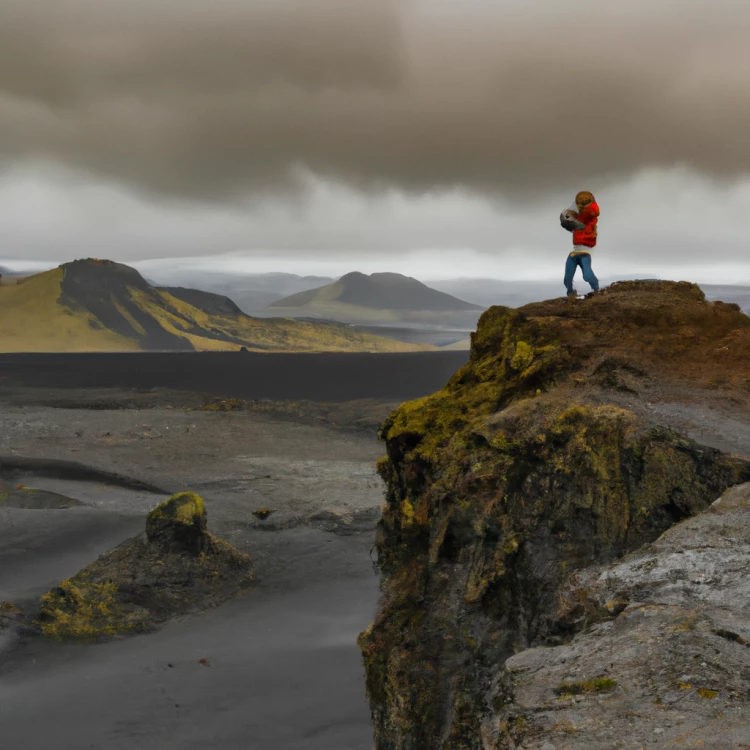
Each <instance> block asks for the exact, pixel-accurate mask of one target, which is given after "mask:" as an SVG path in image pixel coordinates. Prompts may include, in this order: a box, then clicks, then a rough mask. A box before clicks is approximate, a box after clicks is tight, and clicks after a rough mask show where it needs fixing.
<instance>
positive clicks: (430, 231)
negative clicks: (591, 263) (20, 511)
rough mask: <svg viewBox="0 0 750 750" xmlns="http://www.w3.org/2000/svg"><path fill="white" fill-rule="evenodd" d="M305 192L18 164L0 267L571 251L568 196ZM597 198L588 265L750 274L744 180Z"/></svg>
mask: <svg viewBox="0 0 750 750" xmlns="http://www.w3.org/2000/svg"><path fill="white" fill-rule="evenodd" d="M305 195H306V199H305V201H303V202H297V203H295V204H291V205H289V204H287V203H285V202H283V201H274V200H272V199H270V198H269V199H266V200H263V201H258V202H256V203H255V204H254V206H253V207H252V208H242V209H237V208H234V207H233V206H231V205H230V206H220V205H201V204H194V205H192V206H191V207H190V209H189V210H186V208H185V206H184V205H183V204H181V203H174V202H171V201H167V200H153V199H146V198H143V197H138V196H137V195H134V194H133V193H131V192H129V191H126V190H124V189H122V188H121V187H119V186H117V185H116V184H110V185H91V184H89V185H86V184H80V183H79V182H78V181H77V179H76V176H70V175H66V174H65V173H55V172H49V171H44V172H40V171H31V172H27V173H23V172H17V173H13V174H10V175H8V176H7V177H6V179H5V180H0V266H2V265H6V263H5V262H4V260H3V258H6V259H7V258H15V259H16V261H18V260H19V259H24V258H26V259H29V258H33V259H37V260H39V259H46V260H48V261H49V262H50V264H53V265H54V264H56V263H57V262H63V261H66V260H70V259H73V258H81V257H90V256H93V257H104V258H111V259H114V260H120V261H123V262H127V263H132V262H139V261H148V260H149V259H158V258H165V259H166V260H164V261H157V262H154V263H146V264H145V265H144V266H143V268H144V271H148V270H150V269H160V270H161V271H164V272H165V273H167V274H168V273H169V272H170V271H172V270H175V269H185V268H199V269H204V270H216V269H223V270H226V271H230V272H234V273H242V272H248V273H263V272H268V271H287V272H291V273H299V274H316V275H320V274H324V275H331V276H337V275H342V274H344V273H347V272H349V271H354V270H359V271H363V272H367V273H371V272H373V271H400V272H402V273H408V274H410V275H412V276H416V277H417V278H454V277H459V276H475V277H482V278H487V277H496V278H503V279H524V278H525V279H534V278H554V279H558V280H559V278H561V275H562V267H563V264H564V260H565V256H566V254H567V252H568V250H569V248H570V242H571V240H570V235H569V234H568V233H567V232H565V231H563V230H562V229H561V228H560V226H559V222H558V214H559V211H560V209H561V208H562V207H563V206H564V205H566V204H567V202H568V201H569V200H570V199H572V195H567V194H565V193H561V194H560V195H556V196H553V197H552V198H551V199H549V200H546V201H541V202H539V203H536V202H534V203H530V204H527V205H522V206H516V205H513V204H510V203H508V202H504V201H489V200H483V199H480V198H478V197H476V196H469V195H467V194H466V193H464V192H462V191H454V192H452V193H441V194H429V195H422V196H419V197H416V196H410V195H408V194H405V193H403V192H399V191H389V192H387V193H379V194H377V195H374V196H373V195H367V194H363V193H361V192H358V191H355V190H352V189H351V188H348V187H346V186H344V185H333V184H331V183H330V182H328V181H325V180H321V179H313V178H309V179H308V180H307V182H306V189H305ZM562 199H564V201H565V203H563V204H562V205H561V200H562ZM600 200H601V203H602V218H601V222H600V241H599V244H598V246H597V248H596V251H595V254H596V259H595V267H596V269H597V273H599V274H600V275H601V276H602V277H603V278H604V277H611V276H615V275H626V276H640V277H643V276H644V275H645V276H661V277H664V278H678V279H681V278H687V279H693V280H701V281H715V282H723V283H745V284H750V264H748V255H747V238H748V237H750V212H748V210H747V206H748V205H750V179H747V180H745V181H743V182H740V183H738V184H736V185H733V186H731V187H722V186H717V185H714V184H711V183H708V182H706V181H705V179H703V178H701V177H700V175H698V174H696V173H694V172H691V171H688V170H684V169H675V170H669V171H659V170H650V171H645V172H642V173H640V174H638V175H637V176H635V177H634V178H633V179H631V180H628V181H626V182H624V183H622V184H621V185H618V186H612V187H610V188H608V189H606V190H604V191H603V192H602V193H601V195H600ZM11 265H13V266H15V267H18V265H19V264H18V262H16V263H13V264H11ZM21 266H23V263H21Z"/></svg>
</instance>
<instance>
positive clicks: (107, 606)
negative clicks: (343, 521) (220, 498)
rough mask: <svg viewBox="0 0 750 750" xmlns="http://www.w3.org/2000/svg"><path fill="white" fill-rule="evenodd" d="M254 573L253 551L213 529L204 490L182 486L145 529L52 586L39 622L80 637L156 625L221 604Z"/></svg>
mask: <svg viewBox="0 0 750 750" xmlns="http://www.w3.org/2000/svg"><path fill="white" fill-rule="evenodd" d="M252 580H253V570H252V562H251V559H250V557H249V556H248V555H246V554H244V553H242V552H240V551H238V550H236V549H234V547H232V546H231V545H229V544H227V543H226V542H224V541H222V540H221V539H219V538H217V537H215V536H214V535H213V534H211V533H210V532H208V531H207V530H206V509H205V506H204V503H203V500H202V498H201V497H200V496H198V495H196V494H194V493H191V492H183V493H179V494H177V495H174V496H173V497H171V498H170V499H169V500H167V501H165V502H163V503H161V504H160V505H158V506H157V507H156V508H154V509H153V510H152V511H151V512H150V513H149V514H148V516H147V519H146V531H145V533H144V534H141V535H140V536H138V537H135V538H134V539H129V540H128V541H126V542H124V543H123V544H121V545H120V546H119V547H117V548H115V549H114V550H112V551H111V552H108V553H106V554H105V555H102V556H101V557H100V558H99V559H98V560H97V561H96V562H94V563H92V564H91V565H89V566H88V567H86V568H84V569H83V570H82V571H80V572H79V573H77V574H76V575H75V576H73V577H72V578H70V579H68V580H65V581H62V582H61V583H60V584H59V585H58V586H56V587H55V588H54V589H52V590H51V591H49V592H48V593H46V594H45V595H44V596H43V597H42V599H41V602H40V608H39V616H38V625H39V627H40V629H41V631H42V633H43V634H44V635H47V636H51V637H55V638H61V639H75V640H82V641H97V640H103V639H107V638H111V637H114V636H121V635H125V634H129V633H135V632H142V631H146V630H152V629H154V628H156V627H158V625H159V624H161V623H163V622H164V621H166V620H168V619H170V618H172V617H175V616H178V615H184V614H190V613H195V612H200V611H203V610H205V609H209V608H211V607H215V606H218V605H219V604H221V603H222V602H224V601H226V600H228V599H230V598H232V597H234V596H236V595H237V594H239V593H241V592H242V591H243V590H245V589H247V588H248V587H249V586H250V584H251V582H252Z"/></svg>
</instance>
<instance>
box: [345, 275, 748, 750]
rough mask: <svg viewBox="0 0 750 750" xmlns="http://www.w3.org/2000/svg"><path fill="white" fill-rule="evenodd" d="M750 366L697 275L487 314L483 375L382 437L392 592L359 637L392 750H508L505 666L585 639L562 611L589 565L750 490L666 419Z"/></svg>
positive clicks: (734, 323)
mask: <svg viewBox="0 0 750 750" xmlns="http://www.w3.org/2000/svg"><path fill="white" fill-rule="evenodd" d="M730 345H731V352H732V353H731V355H728V354H727V347H729V346H730ZM709 352H710V353H711V356H710V357H709V356H708V353H709ZM749 366H750V319H748V318H747V317H745V316H744V315H742V314H741V313H740V312H739V309H738V308H736V307H734V306H729V305H723V304H722V303H708V302H706V301H705V300H704V298H703V295H702V293H701V291H700V290H699V289H698V288H697V287H696V286H694V285H691V284H674V283H669V282H639V283H636V282H629V283H625V284H618V285H614V286H613V287H611V288H610V290H608V291H607V292H605V293H603V294H601V295H600V296H598V297H595V298H593V299H591V300H586V301H585V302H584V303H579V304H570V303H569V302H568V301H567V300H556V301H550V302H546V303H540V304H537V305H529V306H527V307H526V308H522V309H520V310H509V309H506V308H499V307H495V308H490V309H489V310H488V311H487V312H486V313H485V314H484V315H483V316H482V319H481V320H480V322H479V326H478V329H477V332H476V334H474V335H473V336H472V353H471V359H470V362H469V363H468V365H467V366H466V367H464V368H463V369H462V370H460V371H459V372H458V373H456V375H455V376H454V377H453V378H452V380H451V381H450V382H449V383H448V385H447V386H446V387H445V388H444V389H443V390H442V391H440V392H438V393H436V394H434V395H433V396H430V397H428V398H425V399H420V400H419V401H414V402H410V403H408V404H404V405H403V406H401V407H400V408H399V409H397V410H396V411H395V412H394V413H393V414H391V416H390V417H389V418H388V420H387V421H386V423H385V424H384V425H383V427H382V430H381V435H382V437H383V438H384V440H385V443H386V449H387V460H385V461H381V462H380V463H379V465H378V471H379V473H380V475H381V476H382V477H383V478H384V479H385V482H386V485H387V505H386V508H385V511H384V514H383V518H382V520H381V522H380V524H379V528H378V533H377V539H376V546H377V550H378V559H379V564H380V567H381V571H382V589H383V599H382V601H381V606H380V611H379V613H378V615H377V617H376V619H375V621H374V622H373V624H372V625H371V626H370V628H368V630H367V631H366V632H365V633H363V634H362V636H361V638H360V646H361V648H362V652H363V656H364V661H365V666H366V672H367V690H368V695H369V698H370V703H371V707H372V714H373V719H374V723H375V732H376V740H377V747H378V750H423V749H425V748H430V749H431V750H432V749H433V748H434V749H435V750H475V749H476V750H479V749H481V750H488V748H494V747H498V745H497V742H496V740H493V739H492V738H491V736H490V735H491V732H490V734H488V732H489V729H488V727H489V724H488V722H489V721H490V720H491V718H492V717H494V716H496V715H497V712H498V710H499V708H500V707H502V705H503V701H504V700H505V697H504V695H503V693H502V690H499V689H497V685H496V684H495V683H496V680H497V678H498V673H499V672H500V671H501V667H502V664H503V662H504V661H505V660H506V659H507V658H508V656H509V655H511V654H513V653H515V652H519V651H522V650H524V649H527V648H529V647H530V646H534V645H539V644H550V643H562V642H565V641H566V640H569V639H570V638H571V637H572V636H573V635H574V633H575V628H576V625H575V623H574V622H572V621H571V619H570V618H565V617H560V616H559V613H558V610H559V604H560V593H559V592H560V587H561V586H562V585H564V583H565V582H566V581H567V580H568V579H569V576H570V574H571V572H573V571H576V570H580V569H583V568H585V567H587V566H590V565H592V564H596V563H606V562H609V561H612V560H614V559H616V558H618V557H620V556H622V555H624V554H626V553H627V552H629V551H631V550H634V549H637V548H639V547H640V546H642V545H644V544H647V543H649V542H652V541H653V540H655V539H657V538H658V537H659V536H660V535H661V534H662V533H663V532H664V531H666V530H667V529H668V528H669V527H670V526H672V525H673V524H674V523H676V522H678V521H680V520H682V519H684V518H688V517H690V516H692V515H694V514H696V513H698V512H700V511H701V510H703V509H705V508H706V507H708V506H709V505H710V504H711V503H712V502H713V501H714V500H715V499H716V498H717V497H718V496H719V495H720V494H721V493H722V492H723V491H724V490H725V489H726V488H728V487H730V486H732V485H735V484H738V483H740V482H744V481H747V480H750V463H748V462H747V461H746V460H744V459H742V458H740V457H738V456H734V455H727V454H724V453H721V452H720V451H719V450H716V449H712V448H709V447H706V446H702V445H700V444H698V443H696V442H694V441H693V440H690V439H687V438H686V437H685V436H684V435H682V434H681V433H680V432H679V430H676V429H674V427H673V426H672V425H670V424H667V423H666V422H665V421H664V420H661V419H657V418H654V416H653V414H652V412H651V411H650V403H651V401H652V400H661V401H669V400H670V399H671V398H673V399H677V398H678V396H677V395H676V394H677V393H678V391H679V392H680V393H682V392H683V391H684V389H685V388H688V387H689V388H691V389H693V391H695V390H696V389H697V391H701V389H707V388H716V383H717V379H720V382H721V383H724V384H729V385H730V386H731V387H734V388H739V389H743V388H747V386H748V385H750V380H748V375H747V373H748V371H749ZM680 389H683V391H681V390H680ZM701 392H702V391H701ZM639 394H646V396H647V398H645V397H644V395H640V396H639ZM748 421H749V422H750V420H748ZM597 677H598V676H597V675H591V676H590V679H596V678H597ZM587 680H589V676H586V680H584V682H586V681H587ZM493 742H494V743H495V744H492V743H493ZM509 747H510V745H509Z"/></svg>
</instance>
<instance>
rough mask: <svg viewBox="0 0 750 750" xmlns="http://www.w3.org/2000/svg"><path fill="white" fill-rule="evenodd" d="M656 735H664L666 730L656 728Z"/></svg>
mask: <svg viewBox="0 0 750 750" xmlns="http://www.w3.org/2000/svg"><path fill="white" fill-rule="evenodd" d="M654 734H664V730H663V729H662V728H661V727H656V729H654Z"/></svg>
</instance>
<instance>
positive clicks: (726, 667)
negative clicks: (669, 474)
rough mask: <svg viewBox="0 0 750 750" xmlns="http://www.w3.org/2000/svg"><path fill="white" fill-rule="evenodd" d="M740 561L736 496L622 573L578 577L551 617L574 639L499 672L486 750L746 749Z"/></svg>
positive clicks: (747, 610) (746, 534)
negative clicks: (572, 628)
mask: <svg viewBox="0 0 750 750" xmlns="http://www.w3.org/2000/svg"><path fill="white" fill-rule="evenodd" d="M748 560H750V484H744V485H740V486H739V487H735V488H733V489H731V490H728V491H727V492H726V493H725V495H724V496H723V497H722V498H721V499H720V500H718V501H717V502H716V503H714V504H713V505H712V506H711V507H710V508H709V509H708V510H707V511H705V512H704V513H702V514H700V515H698V516H696V517H694V518H691V519H689V520H687V521H684V522H683V523H680V524H678V525H676V526H675V527H673V528H672V529H670V530H669V531H667V532H666V533H665V534H663V535H662V536H661V537H660V538H659V539H658V540H657V541H656V542H655V543H653V544H651V545H647V546H646V547H644V548H642V549H641V550H639V551H638V552H635V553H633V554H631V555H629V556H627V557H626V558H624V559H623V560H622V561H621V562H618V563H615V564H612V565H609V566H605V567H604V568H599V567H595V568H589V569H587V570H585V571H582V572H581V574H580V575H577V576H575V577H574V579H573V580H572V581H571V582H570V584H569V585H568V586H566V587H565V589H564V590H563V591H562V597H561V602H560V615H561V617H562V619H566V618H567V619H571V618H572V620H573V621H574V622H575V625H576V627H577V628H580V629H581V632H580V633H579V635H577V636H576V637H575V638H574V639H573V641H572V642H571V643H570V644H566V645H563V646H558V647H556V648H550V649H544V648H538V649H530V650H528V651H523V652H521V653H520V654H518V655H517V656H514V657H512V658H510V659H509V660H508V661H507V662H506V664H505V669H504V670H503V672H502V673H501V674H500V675H499V676H498V683H497V686H496V687H497V688H499V693H502V696H503V699H504V700H506V701H509V702H508V703H506V704H505V705H504V707H503V708H502V710H500V711H499V712H498V713H497V714H496V716H495V717H494V718H495V719H496V720H495V721H494V722H492V724H493V725H494V730H495V736H494V737H493V741H494V742H495V746H496V747H513V745H515V746H516V747H519V746H520V747H523V748H526V749H527V750H540V749H541V748H544V747H548V748H549V747H555V748H556V749H557V750H601V748H640V747H648V746H653V745H656V746H657V747H677V748H679V747H684V748H687V747H693V748H694V747H704V748H711V749H712V750H738V749H739V748H750V666H749V661H748V648H749V647H750V596H748V594H749V593H750V591H749V589H750V583H749V582H748V577H747V566H748ZM597 688H599V689H597ZM490 746H492V745H490Z"/></svg>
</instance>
